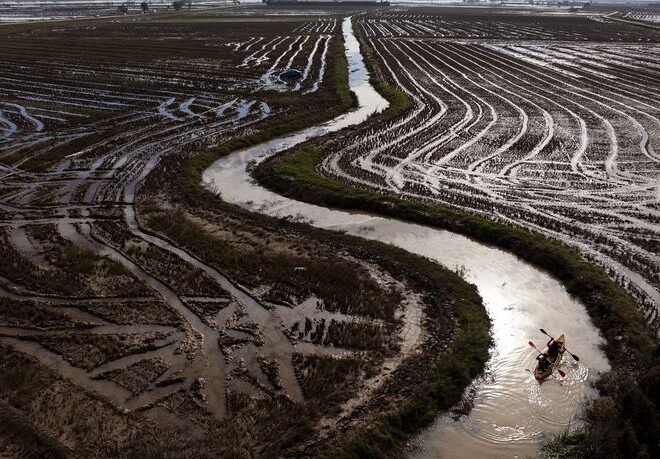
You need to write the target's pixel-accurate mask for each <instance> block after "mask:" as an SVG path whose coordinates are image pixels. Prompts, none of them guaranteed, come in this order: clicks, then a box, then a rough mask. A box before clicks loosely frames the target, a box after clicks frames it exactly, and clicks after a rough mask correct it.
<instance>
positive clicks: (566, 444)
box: [540, 429, 585, 458]
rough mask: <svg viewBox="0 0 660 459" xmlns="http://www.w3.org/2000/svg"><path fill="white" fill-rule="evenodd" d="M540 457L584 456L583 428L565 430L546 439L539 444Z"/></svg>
mask: <svg viewBox="0 0 660 459" xmlns="http://www.w3.org/2000/svg"><path fill="white" fill-rule="evenodd" d="M540 456H541V457H546V458H558V457H564V458H578V457H585V451H584V429H575V430H571V431H569V430H565V431H563V432H561V433H559V434H557V435H554V436H553V437H552V438H550V439H549V440H547V441H546V442H545V443H543V445H542V446H541V451H540Z"/></svg>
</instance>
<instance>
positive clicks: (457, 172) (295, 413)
mask: <svg viewBox="0 0 660 459" xmlns="http://www.w3.org/2000/svg"><path fill="white" fill-rule="evenodd" d="M111 6H112V7H113V8H114V5H111ZM107 8H109V7H107ZM56 10H57V9H52V8H50V10H49V8H46V7H44V8H43V9H42V10H40V15H29V16H30V18H31V19H32V18H35V17H36V16H40V17H39V19H40V20H39V21H36V22H31V21H28V22H26V21H23V20H22V19H21V18H22V16H21V15H20V14H14V13H17V11H13V13H12V16H13V18H14V19H15V20H11V21H10V22H11V23H5V24H0V69H2V72H0V82H1V83H2V85H0V242H1V243H0V258H1V259H2V261H1V262H0V421H1V422H0V456H3V457H4V456H7V457H25V456H30V455H32V456H40V457H41V456H48V457H68V456H90V455H94V454H96V455H100V456H104V457H127V456H138V455H139V456H144V457H157V456H162V455H164V454H165V452H167V454H170V453H171V452H172V451H177V454H181V455H185V456H187V457H218V456H220V457H264V456H267V457H274V456H287V457H289V456H316V455H319V454H331V455H337V456H340V455H342V454H354V453H355V452H356V451H358V452H361V453H360V454H371V455H392V456H394V455H396V456H400V455H402V454H403V455H407V456H410V457H424V458H426V457H466V458H467V457H470V458H471V457H489V456H498V457H511V456H517V457H526V456H533V455H536V454H537V453H538V451H539V446H540V444H541V443H542V442H543V441H544V440H546V439H547V438H549V437H550V436H552V435H553V434H555V433H559V432H562V431H565V430H566V429H567V428H573V427H575V426H579V425H581V422H582V421H581V416H582V415H583V413H584V409H585V406H586V405H587V404H589V403H590V402H592V401H593V400H605V401H606V402H607V401H608V400H609V399H610V398H611V397H610V396H611V394H609V396H608V394H606V393H605V392H604V391H603V389H602V387H603V386H599V388H600V389H601V390H600V395H603V397H601V398H597V395H599V392H598V391H597V390H596V388H595V387H594V383H595V382H596V381H598V380H599V379H600V377H601V375H603V374H605V373H606V372H608V370H610V369H611V367H612V368H614V369H615V370H616V371H620V369H621V359H620V358H619V357H618V356H617V357H616V358H613V357H612V353H611V347H610V348H607V349H608V353H607V357H606V356H605V353H604V352H603V350H602V347H603V346H604V345H606V340H605V338H608V340H607V343H610V342H611V341H612V339H613V336H614V335H611V334H610V333H608V335H606V336H602V335H601V334H600V333H599V330H598V329H597V328H596V327H595V326H594V325H593V323H592V320H591V319H590V316H589V315H588V314H587V309H588V310H589V311H590V314H592V315H591V318H593V320H594V322H595V323H597V324H599V327H601V330H604V328H603V327H602V325H600V324H602V322H599V319H600V318H599V317H597V316H595V315H594V312H593V311H594V310H593V308H591V305H590V303H589V302H588V301H587V302H586V303H584V304H583V303H581V302H580V301H579V300H578V299H576V298H575V297H573V296H571V295H570V294H569V293H568V291H567V287H566V286H565V285H562V283H561V282H559V281H558V280H557V279H555V278H554V277H552V276H551V275H550V274H549V273H547V272H545V271H542V270H540V269H538V268H536V267H534V266H532V265H530V264H528V263H526V262H525V261H523V260H522V259H520V258H517V257H516V256H514V255H512V254H511V253H508V252H506V251H503V250H501V249H498V248H495V247H493V246H490V245H487V244H483V243H480V242H477V241H476V240H473V239H470V238H467V237H464V236H461V235H459V234H454V233H451V232H448V231H443V230H439V229H435V228H432V227H429V226H423V225H419V224H414V223H410V222H406V221H402V220H397V219H394V218H385V217H382V216H376V215H371V214H368V213H361V212H358V211H354V210H353V211H342V210H338V209H335V208H332V209H331V208H328V207H322V206H317V205H313V204H307V203H303V202H300V201H297V200H293V199H289V198H285V197H283V196H281V195H279V194H277V193H275V192H273V191H269V190H267V189H265V188H263V187H262V186H261V185H260V184H259V183H258V182H257V181H256V179H255V178H254V177H253V176H251V174H252V173H253V171H254V170H255V167H256V166H259V168H261V167H262V166H265V165H267V164H269V161H270V160H272V159H273V158H276V155H278V154H279V153H287V152H289V153H290V152H291V151H292V150H293V149H294V147H296V146H300V145H303V144H304V145H308V146H309V145H313V146H314V148H318V149H319V150H322V151H323V155H322V156H321V158H322V160H321V161H320V162H319V163H318V168H317V172H318V173H320V174H321V175H322V176H324V177H330V178H332V179H334V180H336V182H333V183H340V184H342V186H343V185H344V184H350V185H353V186H358V187H360V188H362V190H377V191H379V192H382V193H383V196H386V194H385V193H387V194H388V195H393V196H399V197H405V198H408V199H412V200H414V201H416V202H423V203H425V204H427V205H430V206H447V207H449V208H452V209H459V210H461V211H466V212H470V213H472V214H474V215H478V216H481V217H485V218H487V219H491V220H495V221H500V222H506V223H508V224H511V225H515V226H518V227H522V228H526V229H530V230H533V231H536V232H537V233H541V234H543V235H546V236H550V237H552V238H554V239H557V240H561V241H564V242H566V243H568V244H569V245H572V246H573V247H576V248H578V249H579V250H580V252H581V253H582V254H584V255H585V256H586V257H588V258H589V259H590V260H592V261H594V262H595V263H599V264H600V265H602V266H605V267H606V268H607V270H608V273H609V275H610V276H611V277H612V278H613V279H615V280H616V281H617V282H619V284H620V285H621V286H623V287H625V288H626V289H627V290H628V291H629V292H631V293H632V294H634V295H635V298H636V299H637V301H638V304H639V306H640V308H641V309H642V310H643V311H644V313H645V318H646V319H647V320H648V322H649V323H650V324H652V325H656V324H657V321H658V320H659V319H658V315H657V301H658V296H657V295H658V285H659V282H660V278H659V277H658V273H657V270H656V269H655V266H656V265H657V263H656V262H657V258H658V251H657V250H656V249H657V247H656V233H657V228H656V226H657V225H655V223H657V222H656V220H657V216H656V213H657V212H656V211H657V207H658V197H657V196H656V195H657V191H658V190H657V187H658V182H657V180H658V177H660V176H659V175H658V168H657V163H658V162H660V159H658V157H657V152H656V150H658V149H660V145H656V141H657V135H658V133H659V132H660V121H658V120H659V119H660V113H658V110H660V109H658V106H657V104H658V103H659V102H660V101H658V100H657V99H658V98H657V96H656V94H655V91H654V88H655V86H656V83H657V82H658V76H657V75H656V73H657V70H658V69H657V68H656V67H658V65H660V60H659V59H656V57H658V56H660V54H658V53H657V49H656V48H657V46H656V42H658V41H660V35H658V34H659V32H657V31H656V30H655V29H653V28H648V27H640V26H637V25H628V24H626V23H625V22H622V21H621V20H619V19H609V18H608V17H607V16H605V15H603V14H601V13H593V14H589V13H585V12H581V13H580V14H570V13H569V12H568V11H567V10H565V9H561V10H557V11H554V10H553V11H550V12H547V11H545V10H543V11H541V10H540V9H538V10H535V9H532V8H530V9H526V10H522V9H521V10H520V11H511V12H504V13H501V14H497V15H491V16H492V17H491V16H488V17H484V15H483V14H482V13H481V10H480V9H469V8H468V9H466V8H446V9H444V8H443V9H436V8H427V7H419V8H408V7H390V8H387V7H380V8H353V7H350V6H337V7H335V8H330V7H328V8H311V7H310V8H292V7H289V6H287V7H283V8H277V7H267V6H264V7H255V6H245V5H241V6H236V7H233V6H226V5H225V6H223V7H222V8H218V9H213V8H207V6H206V5H201V4H200V5H198V7H195V8H191V9H190V10H189V11H183V12H181V13H175V12H174V11H160V12H155V11H148V12H147V11H145V12H144V14H142V12H140V11H137V9H136V8H134V10H135V11H134V10H129V12H128V14H126V15H123V14H121V15H112V16H113V17H111V18H105V19H94V18H90V17H89V14H87V13H85V14H82V16H85V18H82V19H81V18H77V17H76V16H77V13H75V10H71V9H69V10H66V12H63V11H64V10H62V11H59V10H57V11H56ZM49 11H50V12H49ZM47 13H48V14H50V16H49V15H48V14H47ZM51 13H52V14H51ZM74 13H75V14H74ZM2 14H4V13H2ZM103 14H109V15H111V10H107V11H105V12H104V13H103ZM0 16H1V15H0ZM486 16H487V15H486ZM63 17H67V18H68V20H66V21H61V20H55V21H52V22H51V21H48V20H46V21H42V20H41V19H47V18H51V19H55V18H60V19H61V18H63ZM628 17H629V18H633V16H632V13H631V14H630V15H629V16H628ZM638 19H639V21H644V20H646V19H644V18H641V16H640V17H639V18H638ZM635 20H637V19H635ZM0 22H3V21H2V20H0ZM287 74H288V75H293V77H290V78H289V77H285V76H284V75H287ZM376 88H378V91H377V89H376ZM379 91H380V92H379ZM393 91H394V92H393ZM396 91H398V92H396ZM392 94H395V95H396V94H400V95H401V96H402V97H404V98H406V100H408V101H410V107H409V108H407V109H405V110H402V111H401V112H400V113H399V115H398V116H395V117H392V118H389V119H387V120H386V121H384V122H381V121H380V120H382V119H383V118H379V116H381V115H383V113H384V112H386V111H387V110H388V109H392V108H393V107H394V106H395V105H396V104H397V103H400V100H398V102H397V98H396V97H393V96H392ZM384 96H386V97H387V99H386V98H385V97H384ZM388 100H389V102H388ZM383 116H384V115H383ZM281 157H282V158H283V157H286V156H281ZM317 177H318V176H317ZM200 182H201V183H200ZM392 202H394V201H392ZM387 215H390V214H387ZM603 276H605V275H604V274H603ZM572 292H573V293H575V291H574V290H573V291H572ZM617 292H618V290H616V291H614V293H616V294H618V293H617ZM598 294H600V293H599V292H596V293H594V295H598ZM581 298H582V297H581ZM631 303H632V302H631ZM585 304H586V305H587V308H586V309H585ZM487 317H488V318H489V319H490V322H491V328H490V336H491V337H492V345H491V347H490V348H488V346H489V340H488V333H489V330H488V319H487ZM630 320H632V319H630ZM639 320H640V321H641V322H643V320H644V319H639ZM624 325H626V324H621V328H620V329H619V328H617V329H614V330H612V329H610V330H609V331H610V332H612V333H615V334H617V333H620V334H621V335H622V336H620V340H619V341H620V342H621V343H623V344H621V346H623V347H625V346H628V345H629V344H630V343H632V344H635V345H636V344H637V343H638V342H640V341H639V340H640V338H639V335H629V334H628V333H629V330H630V328H625V326H624ZM541 327H543V328H545V329H546V330H548V331H549V332H551V333H554V334H556V335H559V334H561V333H564V334H565V335H566V336H567V345H568V347H569V349H570V350H571V351H572V352H574V353H575V354H578V355H579V356H580V361H579V362H578V361H575V360H572V359H571V358H570V357H569V356H568V355H566V356H565V358H564V361H563V362H562V364H561V366H560V369H561V370H562V371H563V372H564V373H565V376H564V377H560V376H558V375H557V374H555V375H553V376H551V377H550V378H549V379H548V380H547V381H545V382H543V383H539V382H538V381H537V380H536V379H535V378H534V377H533V375H532V374H531V372H530V370H531V369H532V368H533V365H534V363H535V357H536V352H535V351H534V350H533V349H532V348H531V347H530V346H529V345H528V344H527V343H528V341H530V340H531V341H533V342H535V343H536V345H537V346H538V347H539V348H543V346H544V344H545V341H546V340H547V337H546V336H545V335H543V334H541V332H540V331H539V328H541ZM616 338H617V339H619V336H617V337H616ZM636 339H637V340H638V341H635V340H636ZM607 345H609V344H607ZM630 351H631V355H632V353H633V351H635V349H632V348H631V349H630ZM457 354H460V355H457ZM608 357H609V360H608ZM630 361H631V362H632V363H631V364H630V368H635V367H634V366H635V365H638V363H637V362H638V361H637V360H634V359H632V358H631V359H630ZM484 362H485V368H484ZM658 368H660V367H658ZM482 369H483V370H484V371H483V372H482V371H481V370H482ZM626 369H628V368H626ZM443 372H444V373H443ZM436 373H438V374H436ZM658 374H660V373H658ZM438 381H441V382H438ZM447 381H449V382H447ZM640 381H641V382H640V384H641V385H643V384H651V386H652V383H647V382H646V381H647V379H643V378H640ZM649 381H653V380H652V379H649ZM436 384H437V386H435V385H436ZM431 385H434V386H433V387H434V388H435V389H434V390H435V391H436V392H437V393H436V394H435V395H434V398H431V397H430V396H429V395H428V394H429V393H430V392H431V391H430V390H429V387H430V386H431ZM644 387H645V386H644ZM461 393H462V394H463V396H462V398H461ZM443 397H444V398H445V399H446V400H450V401H451V402H445V404H444V405H443V404H442V403H440V402H439V401H438V400H439V399H442V398H443ZM455 402H458V403H456V404H455ZM436 404H437V405H436ZM452 405H453V407H452ZM636 406H646V405H642V404H641V403H640V404H638V405H636ZM411 407H412V408H411ZM449 407H451V409H448V408H449ZM438 410H444V411H442V412H440V413H438ZM411 413H412V414H411ZM436 415H437V417H436ZM422 418H424V419H425V421H424V424H423V425H426V426H427V428H426V429H425V430H423V431H422V432H421V433H420V430H419V426H420V425H422V424H420V422H421V421H420V419H422ZM434 418H435V421H434V422H430V420H432V419H434ZM392 420H395V421H392ZM393 422H394V424H396V423H398V422H401V423H402V424H401V425H396V426H395V427H392V425H393V424H392V423H393ZM406 423H409V424H410V426H414V427H410V428H408V427H409V426H408V425H406ZM374 432H377V433H374ZM413 435H414V436H413ZM406 441H407V444H404V442H406ZM383 448H387V450H385V449H383ZM92 452H93V453H92Z"/></svg>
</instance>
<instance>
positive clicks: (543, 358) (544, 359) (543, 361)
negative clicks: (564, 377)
mask: <svg viewBox="0 0 660 459" xmlns="http://www.w3.org/2000/svg"><path fill="white" fill-rule="evenodd" d="M536 360H538V361H539V370H538V371H539V373H545V372H546V370H547V369H548V368H550V365H552V362H551V361H550V360H548V356H547V355H545V354H539V355H537V356H536Z"/></svg>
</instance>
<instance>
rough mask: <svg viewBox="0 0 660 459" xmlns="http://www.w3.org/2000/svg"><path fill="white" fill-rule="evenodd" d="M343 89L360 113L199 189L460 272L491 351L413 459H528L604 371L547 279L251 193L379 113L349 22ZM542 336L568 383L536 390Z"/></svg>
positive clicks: (297, 136) (458, 241)
mask: <svg viewBox="0 0 660 459" xmlns="http://www.w3.org/2000/svg"><path fill="white" fill-rule="evenodd" d="M343 33H344V38H345V43H346V56H347V58H348V63H349V70H350V73H349V83H350V87H351V89H352V90H353V91H354V92H355V94H356V95H357V98H358V101H359V108H358V109H357V110H355V111H353V112H351V113H348V114H345V115H342V116H339V117H337V118H335V119H334V120H331V121H330V122H327V123H324V124H322V125H319V126H316V127H312V128H309V129H305V130H303V131H300V132H297V133H294V134H290V135H286V136H283V137H280V138H278V139H275V140H272V141H270V142H267V143H264V144H261V145H257V146H255V147H251V148H248V149H245V150H242V151H238V152H236V153H234V154H231V155H229V156H227V157H224V158H222V159H220V160H218V161H216V162H215V163H213V164H212V165H211V166H210V167H209V168H208V169H207V170H206V171H205V172H204V174H203V178H202V181H203V184H204V186H205V187H206V188H207V189H209V190H212V191H214V192H216V193H218V194H220V195H221V196H222V198H223V199H224V200H225V201H227V202H230V203H233V204H237V205H240V206H242V207H245V208H248V209H251V210H255V211H258V212H261V213H264V214H267V215H270V216H275V217H284V216H291V217H296V218H303V219H304V220H305V221H307V222H308V223H309V224H311V225H314V226H316V227H320V228H326V229H331V230H337V231H344V232H346V233H348V234H352V235H356V236H360V237H363V238H366V239H373V240H378V241H382V242H386V243H389V244H393V245H396V246H398V247H401V248H403V249H405V250H408V251H410V252H412V253H416V254H420V255H424V256H426V257H428V258H431V259H433V260H436V261H437V262H438V263H441V264H442V265H444V266H446V267H448V268H450V269H457V268H458V269H461V270H463V271H464V272H465V276H466V278H467V280H468V281H470V282H472V283H474V284H475V285H476V286H477V288H478V289H479V293H480V294H481V296H482V298H483V300H484V304H485V305H486V308H487V310H488V313H489V315H490V317H491V320H492V323H493V338H494V342H495V343H494V347H493V348H492V350H491V356H490V360H489V361H488V364H487V365H488V366H487V371H486V373H485V375H484V377H482V378H480V379H478V380H477V381H474V382H473V384H472V386H471V387H470V388H469V390H468V394H470V395H466V396H469V397H471V398H472V399H473V402H474V408H473V409H472V411H471V412H470V414H469V415H466V416H460V417H457V418H455V417H452V416H451V415H449V414H446V415H442V416H439V417H438V418H437V419H436V421H435V423H434V424H433V425H432V426H431V427H429V428H428V429H427V430H425V431H424V432H422V433H421V434H420V435H419V436H418V437H417V438H416V439H415V440H414V441H413V442H412V444H411V445H410V447H409V450H408V454H409V455H410V456H412V457H421V458H425V457H465V458H474V457H525V456H533V455H536V452H537V449H538V444H539V442H540V441H542V440H543V438H544V437H545V436H547V435H548V434H551V433H555V432H559V431H562V430H564V429H565V428H566V427H568V426H569V425H574V424H575V423H576V422H578V421H577V416H579V414H580V412H581V410H582V408H583V405H584V403H585V402H587V401H588V400H589V399H591V398H593V397H594V396H595V391H594V389H593V388H592V384H591V383H592V382H593V380H594V379H596V378H597V376H598V374H599V372H602V371H605V370H607V369H608V368H609V365H608V362H607V360H606V358H605V356H604V355H603V353H602V351H600V349H599V344H600V343H602V342H603V339H602V337H601V336H599V334H598V331H597V330H596V329H595V327H594V326H593V325H592V323H591V321H590V320H589V317H588V316H587V313H586V311H585V309H584V307H583V306H582V305H581V304H580V303H579V302H578V301H576V300H575V299H573V298H572V297H571V296H570V295H569V294H568V293H567V292H566V290H565V289H564V287H563V286H562V285H561V284H560V283H559V282H558V281H557V280H555V279H554V278H552V277H550V276H549V275H548V274H546V273H544V272H542V271H540V270H538V269H536V268H534V267H533V266H531V265H529V264H527V263H525V262H523V261H522V260H520V259H518V258H516V257H515V256H513V255H511V254H509V253H507V252H504V251H502V250H499V249H496V248H492V247H489V246H486V245H484V244H480V243H478V242H475V241H473V240H471V239H468V238H466V237H463V236H460V235H457V234H453V233H451V232H448V231H443V230H437V229H433V228H429V227H426V226H421V225H416V224H410V223H405V222H402V221H397V220H392V219H388V218H382V217H375V216H371V215H365V214H360V213H353V212H351V213H349V212H344V211H338V210H331V209H327V208H323V207H319V206H314V205H310V204H306V203H301V202H298V201H294V200H291V199H288V198H284V197H282V196H279V195H277V194H275V193H272V192H271V191H269V190H266V189H264V188H262V187H261V186H259V185H258V184H256V183H255V182H254V180H252V179H251V177H250V175H249V173H248V172H247V170H246V169H247V167H248V165H250V163H252V162H254V161H256V162H259V161H262V160H264V159H265V158H267V157H269V156H271V155H273V154H275V153H277V152H279V151H282V150H285V149H287V148H290V147H292V146H294V145H296V144H299V143H302V142H304V141H306V140H308V139H310V138H313V137H317V136H321V135H324V134H326V133H329V132H334V131H338V130H340V129H342V128H344V127H347V126H351V125H355V124H359V123H361V122H363V121H364V120H365V119H366V118H367V117H369V116H370V115H371V114H373V113H374V112H377V111H381V110H383V109H385V108H386V107H387V101H385V100H384V99H383V98H382V97H381V96H380V95H379V94H378V93H377V92H376V91H375V90H374V88H373V87H372V86H371V85H370V84H369V76H368V73H367V70H366V68H365V65H364V62H363V59H362V55H361V54H360V49H359V44H358V42H357V40H356V38H355V36H354V35H353V30H352V25H351V21H350V18H347V19H345V20H344V22H343ZM540 327H543V328H545V329H546V330H548V331H550V332H551V333H555V334H557V335H558V334H560V333H565V334H566V336H567V345H568V347H569V349H570V350H571V351H572V352H573V353H575V354H578V355H579V356H580V363H579V364H578V363H576V362H573V361H572V360H571V359H570V357H568V356H566V359H565V360H564V363H563V364H562V365H563V366H562V368H563V370H564V371H565V372H566V377H565V378H562V379H561V380H560V379H556V378H551V379H549V380H548V381H546V382H544V383H543V384H539V383H538V382H537V381H536V380H535V379H534V377H533V376H532V375H531V373H530V372H529V371H527V370H528V369H529V368H532V367H533V364H534V357H535V352H534V350H533V349H531V348H530V347H529V346H528V345H527V341H529V340H533V341H535V342H536V344H537V345H538V346H539V347H542V346H543V344H544V336H543V335H542V334H541V333H540V332H539V328H540Z"/></svg>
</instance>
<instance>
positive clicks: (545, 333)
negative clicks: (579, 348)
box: [540, 328, 580, 362]
mask: <svg viewBox="0 0 660 459" xmlns="http://www.w3.org/2000/svg"><path fill="white" fill-rule="evenodd" d="M540 330H541V333H543V334H544V335H548V336H550V334H549V333H548V332H547V331H545V330H543V329H542V328H541V329H540ZM550 339H552V340H553V341H554V338H553V337H552V336H550ZM564 350H565V351H566V352H568V353H569V354H570V355H571V357H573V358H574V359H575V361H576V362H579V361H580V357H578V356H577V355H575V354H573V353H572V352H571V351H569V350H568V349H566V346H564Z"/></svg>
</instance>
